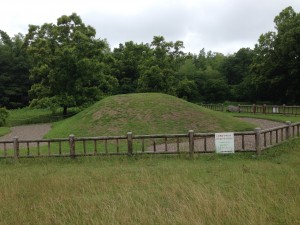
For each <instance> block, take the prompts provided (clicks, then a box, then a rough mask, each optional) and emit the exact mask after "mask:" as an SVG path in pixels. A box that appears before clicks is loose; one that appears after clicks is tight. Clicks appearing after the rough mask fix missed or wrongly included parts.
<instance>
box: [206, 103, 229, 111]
mask: <svg viewBox="0 0 300 225" xmlns="http://www.w3.org/2000/svg"><path fill="white" fill-rule="evenodd" d="M201 106H203V107H205V108H208V109H211V110H214V111H221V112H223V111H224V105H223V104H202V105H201Z"/></svg>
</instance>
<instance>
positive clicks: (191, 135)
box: [189, 130, 195, 157]
mask: <svg viewBox="0 0 300 225" xmlns="http://www.w3.org/2000/svg"><path fill="white" fill-rule="evenodd" d="M194 147H195V142H194V131H193V130H189V153H190V157H193V156H194Z"/></svg>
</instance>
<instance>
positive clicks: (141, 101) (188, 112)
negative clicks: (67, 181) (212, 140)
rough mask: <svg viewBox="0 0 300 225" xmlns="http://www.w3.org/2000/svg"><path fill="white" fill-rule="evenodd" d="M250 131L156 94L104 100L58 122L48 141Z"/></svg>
mask: <svg viewBox="0 0 300 225" xmlns="http://www.w3.org/2000/svg"><path fill="white" fill-rule="evenodd" d="M249 129H253V125H250V124H248V123H245V122H241V121H240V120H238V119H236V118H233V117H231V116H229V115H225V114H224V113H220V112H214V111H211V110H209V109H205V108H203V107H201V106H198V105H195V104H192V103H189V102H187V101H185V100H182V99H179V98H176V97H173V96H170V95H166V94H159V93H141V94H127V95H116V96H111V97H107V98H105V99H103V100H101V101H99V102H97V103H95V104H94V105H93V106H91V107H89V108H87V109H85V110H84V111H82V112H80V113H79V114H77V115H75V116H73V117H71V118H69V119H66V120H64V121H60V122H57V123H55V124H54V125H53V129H52V130H51V131H50V132H49V133H48V134H47V135H46V137H47V138H53V137H66V136H68V135H69V134H74V135H76V136H104V135H124V134H126V133H127V132H129V131H131V132H133V133H134V134H163V133H186V132H188V130H194V131H195V132H215V131H240V130H249Z"/></svg>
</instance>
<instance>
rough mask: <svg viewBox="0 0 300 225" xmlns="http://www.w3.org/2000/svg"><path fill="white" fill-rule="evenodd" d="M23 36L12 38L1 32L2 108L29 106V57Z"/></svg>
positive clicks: (0, 103)
mask: <svg viewBox="0 0 300 225" xmlns="http://www.w3.org/2000/svg"><path fill="white" fill-rule="evenodd" d="M23 44H24V37H23V35H21V34H18V35H15V36H14V37H13V38H10V37H9V36H8V35H7V34H6V33H5V32H4V31H1V30H0V107H1V106H5V107H7V108H18V107H22V106H24V105H27V104H28V101H29V98H28V90H29V88H30V85H31V83H30V81H29V76H28V74H29V68H30V64H29V61H30V60H29V56H28V54H27V52H26V49H24V48H23Z"/></svg>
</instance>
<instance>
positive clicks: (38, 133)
mask: <svg viewBox="0 0 300 225" xmlns="http://www.w3.org/2000/svg"><path fill="white" fill-rule="evenodd" d="M50 129H51V124H50V123H44V124H33V125H23V126H16V127H12V128H11V132H10V133H9V134H7V135H5V136H2V137H0V141H4V140H5V141H11V140H12V139H13V138H14V137H18V138H19V139H20V140H29V139H31V140H32V139H42V138H43V136H44V135H45V134H46V133H47V132H48V131H49V130H50Z"/></svg>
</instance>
